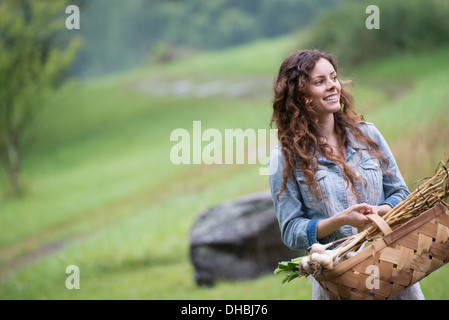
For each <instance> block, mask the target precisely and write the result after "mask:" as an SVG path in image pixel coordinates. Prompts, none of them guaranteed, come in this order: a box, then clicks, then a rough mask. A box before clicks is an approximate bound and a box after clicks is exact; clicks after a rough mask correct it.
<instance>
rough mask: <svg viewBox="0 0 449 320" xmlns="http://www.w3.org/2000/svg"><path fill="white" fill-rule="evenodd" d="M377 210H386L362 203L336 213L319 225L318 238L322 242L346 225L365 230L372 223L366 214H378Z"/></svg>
mask: <svg viewBox="0 0 449 320" xmlns="http://www.w3.org/2000/svg"><path fill="white" fill-rule="evenodd" d="M377 208H379V209H381V210H382V212H383V211H384V209H385V208H380V207H374V206H370V205H369V204H366V203H362V204H356V205H353V206H351V207H348V208H347V209H345V210H343V211H341V212H338V213H336V214H335V215H333V216H332V217H329V218H327V219H323V220H320V221H319V222H318V225H317V232H316V238H317V240H321V239H323V238H325V237H327V236H328V235H330V234H331V233H333V232H335V231H337V230H338V229H339V228H340V227H342V226H344V225H350V226H353V227H355V228H357V229H364V228H365V227H366V226H367V225H368V224H369V223H371V221H370V220H369V219H368V218H367V217H365V215H366V214H371V213H378V212H377Z"/></svg>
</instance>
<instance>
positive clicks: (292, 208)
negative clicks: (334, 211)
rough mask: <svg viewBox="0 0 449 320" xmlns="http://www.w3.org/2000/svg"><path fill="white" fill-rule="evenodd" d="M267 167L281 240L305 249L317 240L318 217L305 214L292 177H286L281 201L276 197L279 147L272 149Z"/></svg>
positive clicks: (279, 182)
mask: <svg viewBox="0 0 449 320" xmlns="http://www.w3.org/2000/svg"><path fill="white" fill-rule="evenodd" d="M268 167H269V173H270V174H269V184H270V188H271V195H272V197H273V204H274V210H275V213H276V217H277V219H278V222H279V227H280V230H281V236H282V241H283V242H284V243H285V245H287V246H288V247H289V248H291V249H294V250H303V249H306V248H307V247H309V246H310V245H312V244H313V243H315V242H317V239H316V229H317V224H318V221H319V220H320V219H309V218H307V217H306V216H305V212H304V210H303V205H302V195H301V192H300V190H299V186H298V184H297V182H296V180H295V179H294V177H289V178H288V180H287V186H286V190H285V191H284V192H283V193H282V194H280V196H279V199H280V200H281V201H279V200H278V199H277V194H278V192H279V190H280V189H281V187H282V170H283V167H284V161H283V156H282V152H281V150H280V147H277V148H275V149H273V150H272V152H271V155H270V159H269V164H268Z"/></svg>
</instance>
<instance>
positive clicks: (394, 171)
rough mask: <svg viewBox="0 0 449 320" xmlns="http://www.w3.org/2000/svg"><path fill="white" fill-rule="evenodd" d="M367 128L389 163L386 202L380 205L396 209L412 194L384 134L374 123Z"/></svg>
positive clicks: (386, 177) (385, 192) (384, 181)
mask: <svg viewBox="0 0 449 320" xmlns="http://www.w3.org/2000/svg"><path fill="white" fill-rule="evenodd" d="M365 128H366V130H367V134H368V135H369V136H370V137H371V138H372V139H374V141H375V142H376V143H377V144H378V145H379V148H380V151H381V152H382V154H383V155H384V156H385V157H386V158H387V159H388V162H389V163H388V169H387V173H388V174H385V173H384V174H383V191H384V200H383V201H382V202H381V203H379V205H382V204H388V205H389V206H390V207H392V208H394V207H395V206H396V205H397V204H398V203H399V202H401V201H402V200H404V199H405V198H406V197H407V196H408V195H409V194H410V191H409V190H408V188H407V185H406V184H405V182H404V179H403V177H402V175H401V172H400V171H399V168H398V165H397V163H396V160H395V159H394V156H393V154H392V152H391V150H390V147H389V146H388V144H387V142H386V141H385V139H384V137H383V136H382V134H381V133H380V132H379V130H378V129H377V128H376V127H375V126H374V125H373V124H372V123H367V124H366V126H365Z"/></svg>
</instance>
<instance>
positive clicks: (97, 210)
mask: <svg viewBox="0 0 449 320" xmlns="http://www.w3.org/2000/svg"><path fill="white" fill-rule="evenodd" d="M70 4H76V5H78V6H79V9H80V29H79V30H76V29H75V30H68V29H67V28H66V27H65V20H66V19H67V17H68V16H69V15H70V14H68V13H65V8H66V7H67V6H68V5H70ZM372 4H374V5H377V6H378V7H379V9H380V29H378V30H376V29H373V30H368V29H367V28H366V26H365V20H366V19H367V18H368V17H369V15H370V14H369V13H366V12H365V9H366V7H367V6H368V5H372ZM448 15H449V7H448V2H447V1H442V0H428V1H424V0H407V1H405V0H400V1H369V2H367V1H341V0H326V1H313V2H312V1H301V0H285V1H282V0H276V1H273V0H270V1H268V0H260V1H236V0H221V1H200V0H191V1H183V0H172V1H162V0H133V1H118V0H84V1H66V0H58V1H48V0H39V1H37V0H22V1H9V0H4V1H2V2H1V3H0V36H1V38H0V79H1V87H0V121H1V122H0V126H1V127H0V135H1V136H0V149H1V150H0V152H1V153H2V161H3V162H2V164H3V166H2V169H1V170H0V226H1V229H0V231H1V232H0V298H1V299H311V290H310V285H309V284H308V282H309V280H308V279H300V280H295V281H293V282H292V283H289V284H285V285H282V284H281V278H280V277H277V276H275V275H270V274H269V275H266V276H263V277H261V278H259V279H256V280H251V281H241V282H221V283H219V284H217V285H216V286H214V287H212V288H199V287H197V286H196V284H195V282H194V279H193V267H192V265H191V263H190V260H189V230H190V227H191V226H192V225H193V223H194V221H195V219H196V217H197V215H198V213H199V212H201V211H202V210H204V209H206V208H209V207H211V206H214V205H217V204H219V203H221V202H223V201H225V200H229V199H234V198H236V197H239V196H241V195H245V194H248V193H252V192H256V191H261V190H266V189H268V179H267V176H262V175H259V168H260V165H250V164H247V165H237V164H235V165H174V164H172V163H171V162H170V150H171V148H172V147H173V146H174V144H175V143H174V142H172V141H170V133H171V132H172V131H173V130H174V129H176V128H184V129H186V130H188V131H189V132H191V131H192V123H193V121H196V120H200V121H201V123H202V130H203V131H204V130H206V129H208V128H216V129H218V130H220V131H221V132H224V130H225V129H227V128H229V129H234V128H242V129H248V128H252V129H255V130H257V129H268V125H269V120H270V116H271V99H272V82H273V79H274V76H275V75H276V72H277V70H278V68H279V66H280V64H281V62H282V61H283V59H284V58H285V57H286V56H287V55H288V54H290V53H291V52H293V51H294V50H296V49H302V48H321V49H324V50H328V51H329V52H331V53H332V54H334V55H335V56H336V57H337V60H338V61H339V62H340V66H341V70H340V74H341V75H343V77H345V78H349V79H352V80H353V86H352V90H353V93H354V96H355V99H356V102H357V107H358V110H359V112H361V113H363V114H364V116H365V119H366V120H367V121H370V122H374V123H375V124H376V126H377V127H378V128H379V129H380V131H381V132H382V133H383V135H384V136H385V138H386V139H387V141H388V142H389V144H390V147H391V148H392V151H393V153H394V155H395V157H396V160H397V162H398V164H399V167H400V169H401V172H402V174H403V175H404V178H405V180H406V182H407V184H408V186H409V188H410V189H411V190H413V189H414V188H415V186H416V184H415V183H416V181H417V180H418V179H421V178H424V177H427V176H431V175H432V174H433V171H434V169H435V168H436V165H437V163H438V161H439V160H441V159H443V158H444V156H445V152H446V153H447V152H448V151H449V148H448V143H449V117H448V112H449V104H448V101H449V63H448V62H447V61H448V57H449V20H448V19H447V16H448ZM8 159H9V161H10V164H11V163H12V164H14V163H15V166H14V165H13V166H10V167H8ZM13 160H15V161H13ZM8 168H9V169H8ZM11 168H12V169H14V170H13V171H14V172H16V173H17V174H16V177H17V179H16V180H17V181H16V182H17V185H16V186H14V184H12V183H11V170H12V169H11ZM8 170H9V171H8ZM68 265H77V266H78V267H79V269H80V280H81V282H80V286H81V288H80V290H68V289H67V288H66V286H65V281H66V278H67V277H68V274H66V273H65V270H66V267H67V266H68ZM274 268H275V266H274ZM274 268H273V270H274ZM421 286H422V288H423V291H424V294H425V295H426V298H428V299H447V298H449V290H448V289H447V288H448V287H449V268H447V267H442V268H441V269H439V270H437V271H436V272H434V273H432V274H431V275H430V276H429V277H427V278H425V279H424V280H422V281H421Z"/></svg>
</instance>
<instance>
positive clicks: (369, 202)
mask: <svg viewBox="0 0 449 320" xmlns="http://www.w3.org/2000/svg"><path fill="white" fill-rule="evenodd" d="M273 123H275V124H276V127H277V129H278V138H279V142H280V143H279V146H278V147H277V148H275V149H274V150H273V151H272V153H271V155H270V162H269V169H270V177H269V182H270V188H271V193H272V196H273V202H274V208H275V211H276V216H277V218H278V221H279V226H280V228H281V234H282V240H283V241H284V243H285V244H286V245H287V246H288V247H290V248H292V249H297V250H302V249H307V248H308V247H309V246H311V245H312V244H313V243H315V242H320V243H329V242H331V241H334V240H336V239H339V238H342V237H346V236H349V235H351V234H354V233H357V232H358V231H357V229H363V228H365V227H366V226H367V225H368V224H369V220H368V218H366V216H365V214H367V213H377V214H379V215H384V214H385V213H387V212H388V211H389V210H391V208H393V207H394V206H395V205H397V204H398V203H399V202H400V201H401V200H403V199H404V198H405V197H406V196H407V195H408V194H409V191H408V189H407V186H406V184H405V182H404V180H403V178H402V176H401V173H400V172H399V169H398V167H397V165H396V161H395V159H394V157H393V155H392V153H391V151H390V149H389V147H388V145H387V143H386V141H385V139H384V138H383V137H382V135H381V134H380V132H379V131H378V130H377V129H376V127H375V126H374V125H373V124H371V123H367V122H364V121H363V117H362V116H360V115H358V114H357V113H356V111H355V109H354V102H353V98H352V96H351V94H350V92H349V91H347V90H346V89H345V88H343V87H342V86H341V82H340V79H339V78H338V75H337V65H336V63H335V61H334V59H333V58H332V56H331V55H329V54H327V53H325V52H322V51H320V50H301V51H298V52H296V53H294V54H292V55H290V56H289V57H287V59H285V61H284V62H283V63H282V65H281V67H280V70H279V74H278V76H277V79H276V81H275V85H274V100H273V115H272V118H271V123H270V125H271V126H272V125H273ZM311 281H312V290H313V299H328V297H327V295H326V293H325V291H324V290H323V289H322V288H321V286H320V285H319V283H318V282H317V281H316V280H315V279H313V277H311ZM396 298H397V299H424V296H423V294H422V292H421V289H420V286H419V284H418V283H417V284H415V285H414V286H411V287H409V288H408V289H406V290H404V291H403V292H401V293H400V294H399V295H397V296H396Z"/></svg>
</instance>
